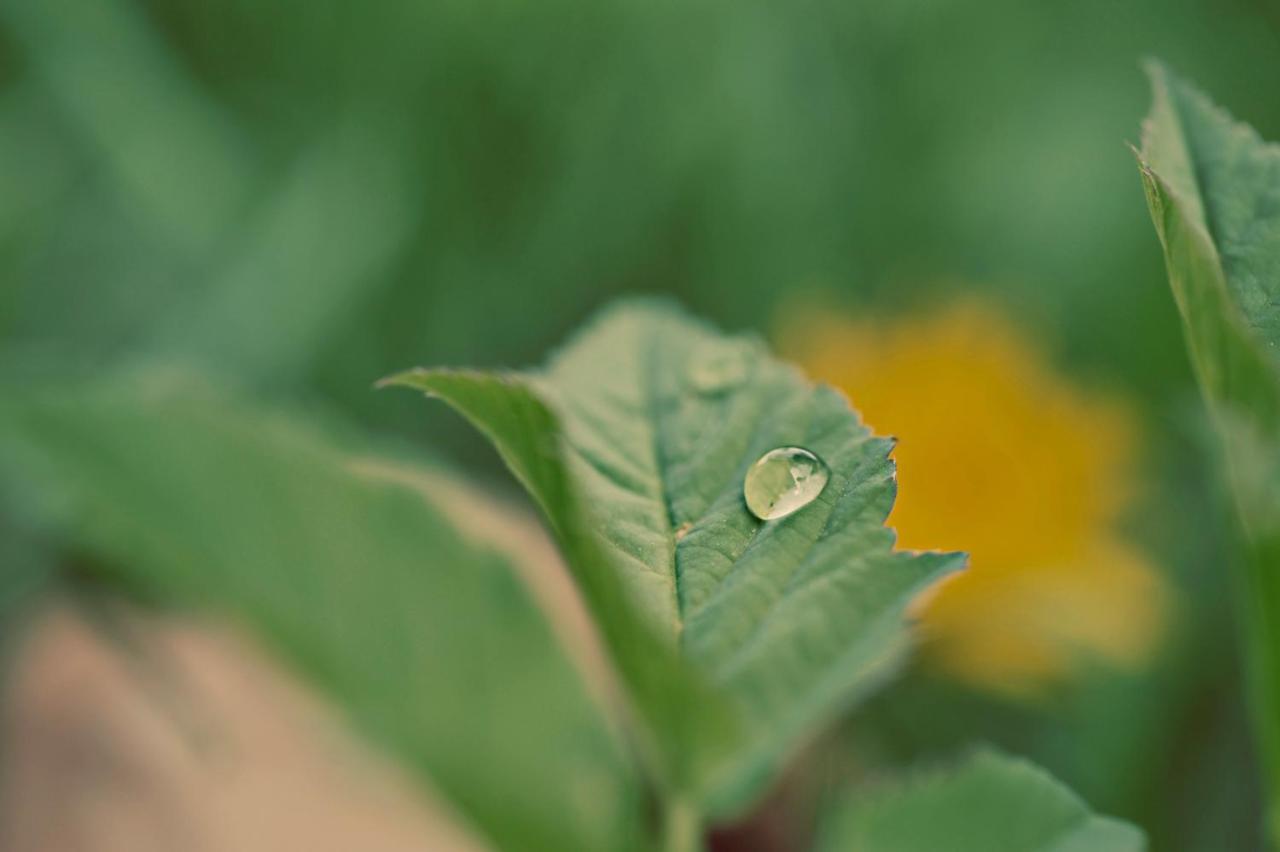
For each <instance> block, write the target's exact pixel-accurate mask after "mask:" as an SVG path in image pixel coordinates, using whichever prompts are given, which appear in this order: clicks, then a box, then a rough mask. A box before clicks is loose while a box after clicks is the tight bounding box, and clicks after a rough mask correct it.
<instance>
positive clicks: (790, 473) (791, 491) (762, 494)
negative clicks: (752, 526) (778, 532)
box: [742, 447, 831, 521]
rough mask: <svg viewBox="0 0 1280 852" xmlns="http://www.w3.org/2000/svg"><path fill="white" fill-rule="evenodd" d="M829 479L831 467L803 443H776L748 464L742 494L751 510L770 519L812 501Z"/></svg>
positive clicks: (762, 517)
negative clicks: (748, 467) (779, 445)
mask: <svg viewBox="0 0 1280 852" xmlns="http://www.w3.org/2000/svg"><path fill="white" fill-rule="evenodd" d="M829 479H831V470H830V468H828V467H827V464H826V462H824V461H823V460H822V459H820V458H818V457H817V456H815V455H814V454H813V453H811V452H809V451H808V450H806V449H804V448H803V447H778V448H777V449H773V450H770V451H769V452H767V453H765V454H764V455H762V456H761V457H760V458H758V459H756V462H755V464H753V465H751V468H750V469H749V470H748V471H747V477H746V479H744V480H743V482H742V496H743V497H745V498H746V501H747V508H748V509H750V510H751V514H753V515H755V516H756V517H757V518H759V519H760V520H762V521H772V520H776V519H777V518H784V517H786V516H787V515H790V514H791V513H792V512H795V511H797V510H799V509H803V508H804V507H805V506H807V505H809V504H810V503H812V502H813V501H814V500H816V499H817V498H818V495H819V494H821V493H822V489H824V488H826V487H827V480H829Z"/></svg>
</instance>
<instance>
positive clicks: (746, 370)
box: [689, 341, 756, 394]
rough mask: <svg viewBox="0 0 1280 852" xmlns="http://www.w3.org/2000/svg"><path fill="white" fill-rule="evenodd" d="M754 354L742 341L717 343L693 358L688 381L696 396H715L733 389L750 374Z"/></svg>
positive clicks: (750, 347) (749, 346)
mask: <svg viewBox="0 0 1280 852" xmlns="http://www.w3.org/2000/svg"><path fill="white" fill-rule="evenodd" d="M753 357H756V352H755V351H754V349H753V348H752V346H751V345H750V344H748V343H747V342H745V341H741V342H735V343H730V344H725V343H717V344H716V345H715V346H709V347H707V348H706V349H705V350H704V351H702V352H700V353H698V355H697V356H695V360H694V362H693V364H692V365H691V366H690V367H689V381H690V383H691V384H692V385H693V388H694V390H696V391H698V392H699V393H705V394H715V393H724V392H725V391H729V390H733V389H734V388H736V387H738V386H739V385H741V384H742V383H743V382H745V381H746V380H747V377H748V376H749V375H750V374H751V363H752V358H753Z"/></svg>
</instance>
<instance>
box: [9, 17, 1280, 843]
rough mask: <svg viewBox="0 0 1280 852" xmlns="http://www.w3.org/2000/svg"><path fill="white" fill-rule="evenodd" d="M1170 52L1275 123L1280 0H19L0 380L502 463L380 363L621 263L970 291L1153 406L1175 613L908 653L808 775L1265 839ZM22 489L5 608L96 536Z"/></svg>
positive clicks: (608, 289)
mask: <svg viewBox="0 0 1280 852" xmlns="http://www.w3.org/2000/svg"><path fill="white" fill-rule="evenodd" d="M1150 54H1156V55H1159V56H1161V57H1162V58H1164V59H1165V60H1167V61H1168V62H1169V64H1170V65H1171V66H1172V67H1175V68H1178V69H1179V70H1180V71H1181V72H1182V73H1184V74H1186V75H1187V76H1188V77H1191V78H1193V79H1196V80H1197V81H1198V82H1199V83H1200V84H1201V85H1202V86H1203V87H1204V88H1205V89H1206V90H1208V91H1211V92H1213V93H1215V95H1216V97H1217V99H1218V100H1219V101H1220V102H1222V103H1224V104H1225V105H1226V106H1228V107H1230V108H1231V110H1232V111H1233V113H1235V114H1236V115H1238V116H1241V117H1247V118H1248V119H1249V121H1250V122H1251V123H1252V124H1253V125H1254V126H1255V127H1257V128H1258V129H1259V131H1260V132H1261V133H1262V135H1263V136H1264V137H1268V138H1280V104H1277V103H1276V101H1275V99H1274V97H1272V95H1271V92H1270V91H1269V89H1268V87H1267V86H1265V85H1261V84H1260V83H1259V81H1264V80H1271V79H1275V77H1276V74H1277V72H1280V7H1275V6H1274V5H1273V4H1272V3H1270V2H1269V0H1257V2H1254V0H1213V2H1209V0H1175V2H1156V0H1140V2H1135V3H1128V4H1121V5H1117V4H1113V3H1104V2H1093V1H1092V0H1087V1H1086V2H1081V3H1072V4H1026V3H1015V2H1012V0H989V2H984V3H982V4H961V3H954V2H949V0H912V2H906V3H893V4H847V3H835V2H820V1H819V0H815V2H805V3H801V4H780V3H766V2H757V0H752V2H747V3H740V2H738V3H730V2H724V1H723V0H703V1H702V2H693V3H684V2H672V0H660V2H656V3H640V2H632V0H603V2H580V0H549V2H545V3H537V4H523V3H514V2H504V0H486V2H483V3H480V4H478V5H477V4H468V3H460V2H449V0H446V1H445V2H439V3H418V2H408V0H382V1H381V2H377V3H367V4H349V3H341V2H338V0H318V1H317V0H308V2H305V3H303V2H300V0H276V2H273V3H269V4H263V3H258V2H249V0H235V2H223V3H214V2H202V0H101V2H87V1H86V0H39V1H38V2H37V0H3V2H2V3H0V381H3V383H4V384H3V395H4V396H5V397H13V396H16V395H18V393H19V391H22V392H26V391H28V390H30V389H31V388H34V387H39V386H45V385H48V386H52V387H53V389H54V390H57V391H60V392H62V393H64V394H65V395H66V398H67V400H68V401H67V403H66V404H68V405H73V406H76V405H90V404H92V403H93V401H94V400H101V399H102V397H103V395H104V394H108V392H109V390H110V389H111V387H113V385H111V384H110V383H109V381H115V379H110V380H109V379H108V378H107V377H108V376H109V375H110V374H114V373H115V372H116V371H117V370H127V371H135V370H142V371H144V372H145V371H147V370H150V369H152V368H154V367H156V366H157V365H161V366H163V367H165V368H166V369H172V368H175V367H180V368H182V369H184V370H186V371H188V374H198V375H200V376H202V377H204V379H205V380H208V381H209V382H211V383H213V384H218V385H231V386H233V387H235V388H236V393H237V394H242V395H243V398H244V399H245V400H248V402H247V403H246V404H247V405H249V406H251V407H252V408H254V409H255V410H257V409H261V410H276V409H278V408H282V407H283V408H289V409H291V410H294V411H298V412H302V414H301V415H300V416H301V418H302V419H305V420H311V421H316V422H318V423H320V424H322V429H323V430H325V431H326V432H327V431H332V432H333V433H334V434H338V435H342V436H347V438H346V440H350V441H351V443H353V444H355V445H357V446H358V448H359V449H360V451H361V452H363V451H364V450H366V449H367V448H368V446H369V445H373V446H376V447H377V448H379V449H384V448H385V449H388V450H389V451H390V452H391V453H392V454H393V455H394V454H397V453H401V452H405V453H409V454H412V456H413V457H414V458H415V459H418V460H420V461H421V460H423V459H425V460H426V463H427V464H429V465H438V464H439V460H441V459H445V458H448V459H452V460H454V461H455V462H456V463H457V464H458V466H460V467H462V468H464V469H465V472H466V475H467V476H468V477H470V478H471V479H473V480H475V481H478V482H482V483H484V484H485V485H486V486H489V485H491V486H492V487H493V488H495V489H502V488H506V487H508V486H507V484H506V480H505V479H504V478H503V477H502V476H501V475H500V470H499V466H498V461H497V459H496V457H495V456H494V455H493V454H492V453H491V452H490V451H489V450H488V449H487V448H486V447H485V445H484V444H483V442H482V441H480V440H478V439H477V438H475V437H474V436H472V435H471V434H470V432H469V431H468V430H467V429H466V428H465V427H464V425H463V424H462V423H461V422H460V421H459V420H458V419H456V418H450V417H444V416H433V417H427V416H425V415H424V414H423V411H422V407H421V405H420V404H419V403H418V402H417V401H415V400H413V399H410V398H408V397H407V396H404V395H392V394H373V393H370V392H369V387H370V384H371V383H372V381H373V380H375V379H376V378H378V377H380V376H383V375H387V374H389V373H392V372H394V371H396V370H399V369H402V368H404V367H406V366H408V365H412V364H470V365H477V366H501V365H513V366H518V365H525V364H529V363H533V362H536V361H538V360H539V359H540V357H541V354H542V353H543V352H544V351H546V350H547V349H549V348H551V347H552V346H553V344H554V343H555V342H557V341H559V340H561V339H563V338H564V337H565V334H566V332H567V330H568V329H570V328H572V327H575V326H577V325H578V324H579V323H580V322H581V321H582V320H583V318H584V317H586V316H587V315H588V314H589V313H591V312H592V311H594V309H596V308H597V307H599V306H600V305H602V304H604V303H605V302H607V301H609V300H610V299H612V298H613V297H614V296H615V295H617V294H620V293H624V292H627V293H632V292H645V293H663V294H670V295H673V296H675V297H677V298H678V299H679V300H681V301H682V302H684V303H686V304H688V305H689V306H690V307H691V308H692V309H694V310H695V311H696V312H697V313H699V314H702V315H705V316H707V317H709V318H710V319H712V320H714V321H715V322H717V323H718V324H720V325H722V326H725V327H728V328H730V329H742V328H754V329H757V330H760V331H763V332H765V333H769V332H771V331H773V330H776V329H778V328H780V327H781V326H782V325H783V324H784V319H785V318H786V317H788V316H790V315H791V313H792V312H793V311H794V310H796V309H800V308H803V307H804V306H805V305H806V304H811V303H818V304H821V305H824V306H831V310H835V311H839V312H843V313H846V314H848V315H850V316H852V317H855V318H861V317H867V316H871V317H893V318H897V317H909V316H911V315H913V314H914V313H915V312H917V311H919V310H922V309H925V308H928V307H930V306H933V305H936V304H941V303H945V302H947V301H949V300H952V299H953V298H955V297H956V296H957V295H964V296H966V297H973V296H976V297H979V298H981V299H983V300H985V301H988V302H991V303H994V304H997V305H1000V306H1001V308H1002V310H1004V311H1006V312H1008V313H1009V315H1010V316H1011V317H1012V321H1013V322H1015V323H1016V324H1017V325H1018V326H1019V327H1021V328H1023V329H1025V330H1026V332H1027V336H1028V337H1029V338H1030V339H1033V340H1036V341H1039V342H1040V343H1041V344H1042V345H1043V347H1044V350H1045V354H1046V357H1047V358H1048V359H1049V361H1050V362H1051V363H1052V364H1053V366H1054V367H1055V368H1056V369H1057V370H1059V371H1061V372H1062V373H1063V374H1065V375H1067V376H1069V377H1070V380H1071V381H1075V382H1078V383H1080V384H1081V385H1083V386H1087V387H1095V388H1102V389H1104V390H1106V391H1107V392H1110V393H1115V394H1117V395H1120V396H1123V397H1125V398H1127V400H1128V401H1129V402H1130V403H1131V404H1132V405H1133V407H1134V409H1135V410H1136V411H1137V414H1138V419H1139V420H1140V422H1141V426H1142V440H1141V441H1140V442H1138V449H1137V450H1135V452H1134V460H1133V461H1134V465H1133V470H1132V472H1131V473H1130V474H1128V476H1129V477H1130V478H1131V479H1132V481H1131V482H1128V483H1127V485H1128V486H1132V487H1133V488H1134V490H1135V491H1136V492H1137V493H1138V494H1139V495H1140V499H1139V500H1138V501H1137V504H1136V508H1135V509H1134V510H1133V511H1132V512H1131V513H1129V516H1127V517H1125V518H1124V519H1123V521H1122V523H1123V524H1124V525H1125V527H1126V532H1127V534H1128V535H1130V536H1131V537H1132V538H1133V540H1135V541H1136V542H1138V543H1139V544H1140V545H1141V546H1142V547H1143V549H1144V551H1145V552H1146V554H1147V558H1148V559H1149V561H1150V562H1151V563H1152V564H1153V565H1154V566H1155V567H1156V569H1157V570H1159V571H1160V572H1161V574H1162V576H1164V577H1166V578H1167V579H1168V581H1169V583H1170V585H1171V587H1172V588H1173V589H1174V590H1175V592H1174V594H1175V597H1176V599H1177V600H1181V601H1183V602H1184V606H1185V608H1184V609H1183V610H1181V611H1178V610H1175V615H1174V616H1173V617H1172V621H1171V626H1170V628H1169V632H1168V633H1167V635H1166V636H1165V637H1164V639H1163V641H1162V644H1161V646H1160V648H1159V649H1158V650H1157V651H1156V652H1155V653H1154V656H1152V657H1151V658H1150V659H1148V660H1147V661H1146V662H1145V663H1144V665H1143V666H1142V667H1140V668H1138V669H1128V670H1123V671H1119V670H1115V669H1112V668H1108V667H1099V668H1098V669H1097V670H1096V671H1094V670H1089V671H1088V672H1087V673H1086V674H1084V675H1081V676H1079V677H1076V678H1074V679H1073V680H1071V681H1069V682H1065V683H1062V684H1059V685H1058V686H1057V687H1055V691H1054V692H1053V693H1052V694H1051V695H1050V696H1049V697H1048V698H1047V699H1046V698H1042V699H1041V700H1038V701H1031V702H1026V701H1010V700H1008V699H1007V698H1005V697H1001V696H993V695H991V694H990V693H988V692H985V691H981V690H977V689H974V688H972V687H970V686H966V685H963V684H961V683H959V682H956V681H954V680H951V679H948V678H946V677H942V676H939V675H937V674H936V673H934V672H931V671H929V670H927V669H923V668H922V669H920V670H913V672H912V673H911V674H910V675H909V676H908V677H906V678H904V679H903V680H902V681H900V682H899V683H898V684H897V685H896V686H895V687H894V688H893V689H891V690H890V691H889V692H888V693H886V694H884V695H882V696H881V697H879V698H877V699H876V700H875V702H873V704H872V706H871V707H869V708H867V710H866V711H865V712H864V713H863V715H862V716H861V717H860V724H858V725H857V726H856V728H854V729H852V730H850V731H848V732H847V733H846V735H845V736H842V737H839V738H838V741H839V744H838V747H837V748H833V749H830V750H827V751H828V753H829V754H838V755H840V756H841V757H840V759H836V758H832V759H831V760H830V761H829V762H830V764H831V765H830V766H828V767H827V769H828V770H829V772H830V773H832V774H833V775H837V776H840V777H845V776H850V777H854V778H860V777H862V776H864V775H866V774H868V773H874V772H875V771H876V770H878V769H881V768H884V767H887V766H896V765H899V764H906V763H909V762H913V761H915V760H916V759H920V758H925V759H927V758H932V757H945V756H948V755H950V754H952V753H953V752H954V751H955V750H956V749H957V748H958V747H960V746H961V745H962V744H967V743H968V742H970V741H971V740H973V739H974V738H975V736H976V738H978V739H987V740H989V741H991V742H993V743H996V744H998V745H1001V746H1004V747H1007V748H1009V749H1011V750H1013V751H1017V752H1019V753H1023V754H1027V755H1031V756H1033V757H1034V758H1035V759H1036V760H1037V761H1038V762H1040V763H1041V764H1043V765H1045V766H1046V767H1048V768H1049V769H1050V770H1051V771H1052V772H1053V773H1054V774H1055V775H1056V776H1057V777H1059V778H1061V779H1063V780H1064V781H1066V782H1067V783H1068V784H1070V785H1071V786H1072V787H1073V788H1074V789H1076V790H1077V791H1078V792H1080V793H1081V794H1082V795H1083V796H1084V797H1085V798H1086V799H1087V800H1088V801H1089V802H1090V804H1091V805H1093V806H1094V807H1096V808H1097V809H1098V810H1099V811H1101V812H1104V813H1108V814H1116V815H1119V816H1124V817H1127V818H1130V819H1132V820H1134V821H1135V822H1137V823H1138V824H1140V825H1142V826H1143V827H1144V828H1146V829H1147V830H1148V832H1149V833H1150V835H1151V837H1152V843H1153V847H1154V848H1157V849H1220V848H1233V849H1237V848H1238V849H1247V848H1250V847H1251V845H1252V844H1255V843H1256V842H1257V841H1256V837H1255V836H1254V831H1253V829H1252V826H1255V825H1257V819H1256V814H1255V810H1256V791H1255V790H1254V788H1253V786H1252V782H1251V781H1250V780H1249V779H1250V778H1252V777H1253V775H1252V770H1251V763H1252V757H1251V754H1252V746H1251V744H1250V743H1249V742H1248V740H1247V736H1246V734H1245V733H1244V725H1243V721H1242V710H1241V707H1240V698H1239V673H1238V671H1237V666H1236V664H1235V663H1234V662H1233V660H1234V659H1235V654H1234V651H1233V645H1234V642H1233V635H1234V634H1233V630H1234V627H1233V625H1232V624H1231V622H1230V621H1229V619H1228V616H1227V613H1226V608H1225V606H1224V604H1225V601H1226V598H1227V594H1226V576H1225V572H1224V571H1223V566H1224V563H1226V562H1227V561H1229V560H1230V559H1231V558H1232V554H1233V552H1234V551H1233V548H1234V544H1233V542H1232V537H1231V533H1230V528H1229V526H1228V525H1226V524H1224V523H1222V521H1221V518H1220V517H1219V516H1218V514H1217V511H1218V510H1217V508H1216V506H1217V502H1216V501H1215V500H1214V499H1213V493H1212V491H1213V487H1214V486H1213V485H1212V482H1213V480H1212V478H1211V477H1209V476H1208V475H1207V473H1206V470H1205V467H1204V463H1203V461H1202V459H1203V454H1202V449H1203V447H1204V446H1205V440H1204V438H1205V429H1204V427H1203V424H1202V422H1201V419H1200V418H1201V415H1200V413H1199V409H1198V407H1197V406H1196V404H1195V401H1194V388H1193V387H1192V384H1191V381H1190V373H1189V370H1188V367H1187V361H1186V357H1185V355H1184V353H1183V348H1182V341H1181V339H1180V336H1179V329H1178V321H1177V317H1176V312H1175V310H1174V307H1173V304H1172V301H1171V300H1170V298H1169V296H1168V291H1167V287H1166V285H1165V282H1164V277H1163V270H1162V267H1161V259H1160V255H1159V249H1158V245H1157V243H1156V241H1155V240H1154V239H1153V238H1152V236H1151V234H1150V225H1149V222H1148V220H1147V217H1146V213H1145V211H1144V209H1143V204H1142V198H1141V195H1140V193H1139V191H1138V181H1137V179H1136V178H1135V177H1134V175H1133V171H1132V157H1131V155H1130V153H1129V152H1128V151H1127V150H1126V149H1125V147H1124V145H1123V143H1124V141H1126V140H1134V139H1135V137H1136V134H1137V129H1136V127H1137V120H1138V117H1139V116H1141V115H1142V114H1144V112H1145V111H1146V108H1147V104H1148V100H1149V95H1148V91H1147V85H1146V81H1145V80H1144V78H1143V76H1142V75H1141V73H1140V72H1139V70H1138V65H1139V60H1140V59H1141V58H1142V57H1144V56H1146V55H1150ZM855 402H856V400H855ZM255 416H256V415H255ZM109 435H110V433H109V432H107V433H104V434H103V435H102V436H100V440H101V441H102V443H103V444H104V445H105V444H107V443H109ZM353 436H359V437H353ZM53 437H54V436H53V435H51V440H52V439H53ZM224 437H225V436H224ZM408 445H412V448H411V449H410V448H409V447H408ZM107 449H109V447H107ZM162 449H163V448H162ZM104 451H105V450H104ZM87 467H88V466H87ZM176 473H180V472H175V475H176ZM202 475H204V476H208V477H209V478H210V488H211V489H227V490H228V491H233V490H235V489H236V488H237V487H238V486H237V483H236V480H235V476H236V475H237V468H236V467H234V466H225V465H220V464H214V463H211V464H210V465H209V469H208V470H206V471H204V472H203V473H202ZM11 484H12V483H11ZM357 487H359V488H364V486H357ZM0 505H2V508H3V513H2V514H0V526H2V527H3V529H2V530H0V539H2V541H0V547H3V549H4V552H3V559H4V563H5V565H6V566H12V567H11V568H9V569H7V570H6V571H5V574H4V577H3V582H0V607H8V606H10V604H11V601H16V600H19V599H23V598H25V596H26V595H28V594H30V593H31V591H32V590H33V589H40V588H42V584H43V583H44V579H43V578H44V577H45V576H47V569H48V568H50V567H51V566H63V565H65V564H66V563H68V562H77V560H78V559H79V558H80V554H78V553H77V552H76V551H75V548H74V547H73V546H71V545H70V543H69V542H68V541H65V540H63V539H61V538H60V537H59V536H58V535H57V534H54V533H51V532H49V531H48V530H49V527H48V525H47V519H48V518H49V517H51V516H53V515H56V512H57V510H58V508H59V507H58V506H56V505H55V506H53V507H52V508H50V507H46V506H37V505H35V504H34V502H33V501H32V500H31V499H29V495H27V494H26V493H24V492H23V491H22V489H20V488H17V487H10V488H8V489H6V495H5V502H4V503H3V504H0ZM273 505H274V504H273ZM224 520H225V519H224ZM248 546H249V545H247V544H246V547H248ZM513 605H515V604H513ZM824 765H825V764H824ZM623 798H625V795H624V796H623Z"/></svg>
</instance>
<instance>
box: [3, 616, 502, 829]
mask: <svg viewBox="0 0 1280 852" xmlns="http://www.w3.org/2000/svg"><path fill="white" fill-rule="evenodd" d="M126 627H127V629H128V631H130V632H131V633H132V632H136V634H137V638H140V639H142V640H143V642H142V643H139V645H138V647H145V649H146V651H145V655H143V656H138V655H137V652H135V650H134V643H132V642H130V643H127V645H121V644H120V643H119V642H117V641H114V640H109V639H107V638H105V635H104V634H103V633H102V631H100V630H98V629H95V628H94V627H92V626H90V625H89V624H88V623H87V622H86V621H85V620H84V619H83V618H82V617H80V616H79V615H78V614H76V613H74V612H72V611H70V610H69V609H59V610H57V611H54V612H51V613H50V614H48V615H47V616H45V617H43V618H42V619H41V622H40V623H39V625H38V626H37V627H36V628H35V629H34V630H33V631H32V632H31V634H30V635H29V636H28V638H27V640H26V641H25V643H24V644H23V647H22V649H21V650H20V652H19V653H18V656H17V659H16V660H15V661H14V670H13V672H12V678H11V679H10V681H9V684H8V687H7V689H8V696H7V697H8V700H7V701H5V702H4V705H3V706H4V717H3V727H2V731H0V756H2V758H3V765H2V766H0V771H2V772H3V776H2V777H3V782H2V786H0V849H2V850H4V852H117V851H118V852H174V850H188V852H222V850H227V852H230V850H235V852H258V851H259V850H261V852H267V850H271V852H279V850H286V849H307V850H316V852H324V850H333V852H338V850H342V852H348V850H353V849H361V850H377V852H427V850H432V851H433V852H453V851H454V850H457V852H469V850H479V849H483V848H486V847H485V846H484V844H482V843H480V842H478V841H476V840H474V839H472V838H471V837H470V836H468V833H467V832H466V831H465V830H464V829H463V828H461V827H460V822H459V821H458V820H457V818H456V817H455V816H454V815H452V814H450V813H448V812H447V810H446V808H445V806H444V805H442V804H441V803H440V802H439V801H438V800H435V799H433V798H432V797H430V796H429V795H424V794H423V793H422V792H421V785H420V784H417V783H416V782H415V781H413V780H410V779H408V778H406V777H405V776H404V775H403V774H402V773H401V772H399V771H398V770H397V769H396V768H394V767H393V765H392V764H391V762H390V761H389V760H386V759H384V758H383V757H382V756H381V755H377V754H374V753H373V752H372V751H371V750H370V749H368V748H367V747H365V746H364V745H363V744H362V743H360V742H357V741H356V739H355V738H354V737H353V735H352V734H350V733H348V732H347V731H346V730H345V729H344V727H343V726H342V724H341V723H340V722H339V720H338V719H336V718H335V717H334V715H333V714H332V712H331V711H330V710H329V708H327V707H325V706H324V705H323V703H322V702H321V701H320V700H318V699H317V698H316V697H315V696H313V695H311V694H309V693H308V692H307V691H306V690H305V689H304V688H302V687H301V686H299V685H298V684H297V683H295V682H292V681H291V680H290V678H288V677H287V676H286V675H284V674H283V673H282V672H281V671H280V670H279V669H277V668H276V667H274V666H273V665H271V664H270V663H268V662H267V661H266V660H265V659H264V657H263V656H262V655H261V654H260V653H259V652H257V651H256V650H255V649H254V648H253V647H251V646H250V645H249V644H248V643H247V642H246V641H244V640H243V639H242V638H240V637H239V636H237V635H235V634H234V633H233V632H232V631H230V630H227V629H225V628H217V627H210V626H207V625H195V624H193V623H190V622H182V621H177V620H174V619H168V618H166V619H159V618H155V617H146V618H143V617H140V616H137V615H129V616H127V625H126Z"/></svg>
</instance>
